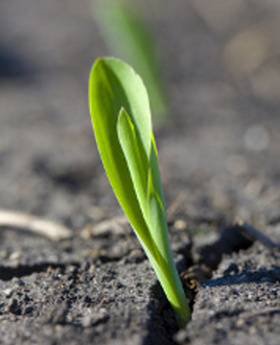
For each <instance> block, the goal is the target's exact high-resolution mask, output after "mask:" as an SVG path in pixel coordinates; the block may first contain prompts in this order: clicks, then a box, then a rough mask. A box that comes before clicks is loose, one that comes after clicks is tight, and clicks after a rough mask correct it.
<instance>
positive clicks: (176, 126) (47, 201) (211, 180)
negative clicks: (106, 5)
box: [0, 0, 280, 345]
mask: <svg viewBox="0 0 280 345" xmlns="http://www.w3.org/2000/svg"><path fill="white" fill-rule="evenodd" d="M139 3H140V2H139ZM202 3H204V2H202V1H199V0H191V1H183V0H182V1H180V0H176V1H172V2H167V1H166V3H165V6H156V5H154V6H153V5H152V1H149V2H148V1H147V4H148V5H146V6H143V7H144V10H145V9H146V10H147V8H149V12H147V11H146V12H145V14H146V19H147V22H148V23H149V25H150V27H151V28H152V30H153V32H154V35H155V38H156V42H157V44H158V47H159V51H160V52H161V53H160V54H159V58H160V61H161V64H162V67H163V68H162V70H163V75H164V76H165V79H166V85H167V89H168V94H169V95H170V110H169V117H168V119H167V122H166V123H165V124H162V126H161V127H160V128H157V129H156V134H157V141H158V145H159V154H160V164H161V171H162V177H163V184H164V189H165V194H166V199H167V204H168V212H169V226H170V237H171V241H172V246H173V250H174V254H175V258H176V262H177V265H178V269H179V271H180V273H181V274H182V279H183V280H184V283H185V287H186V293H187V294H188V296H189V297H190V299H191V304H192V308H193V313H192V319H191V321H190V322H189V324H188V325H187V326H186V327H185V328H184V329H182V330H178V328H177V325H176V321H175V317H174V315H173V312H172V310H170V307H169V305H168V303H167V301H166V299H165V296H164V294H163V292H162V290H161V288H160V286H159V284H158V282H157V281H156V279H155V275H154V273H153V271H152V270H151V267H150V266H149V263H148V261H147V260H146V258H145V256H144V254H143V252H142V250H141V248H140V246H139V244H138V242H137V240H136V238H135V235H134V234H133V232H132V230H131V228H130V227H129V225H128V224H127V222H126V221H125V219H124V218H123V216H122V212H121V210H120V208H119V207H118V205H117V203H116V201H115V199H114V196H113V194H112V191H111V190H110V187H109V185H108V183H107V180H106V177H105V175H104V172H103V169H102V166H101V163H100V160H99V157H98V155H97V151H96V146H95V143H94V139H93V136H92V133H91V127H90V121H89V116H88V109H87V78H88V71H89V69H90V66H91V64H92V62H93V60H94V59H95V58H96V57H97V56H100V55H104V54H108V53H109V51H108V50H107V48H106V46H105V43H104V42H103V40H102V37H101V35H100V33H99V31H98V27H97V25H96V21H95V19H94V9H93V10H91V9H90V6H89V2H88V1H74V0H69V1H67V2H65V1H61V2H60V1H55V0H49V1H37V0H12V1H2V2H1V3H0V16H1V20H0V114H1V116H0V168H1V177H0V208H1V209H5V210H13V211H20V212H26V213H30V214H33V215H36V216H38V217H43V218H45V219H49V220H53V221H55V222H59V223H62V224H64V225H65V226H67V227H69V229H71V236H69V238H66V239H64V240H60V241H53V240H51V239H49V238H46V237H44V236H41V235H39V234H34V233H33V232H31V231H30V229H28V228H26V229H23V230H22V229H18V228H17V227H16V226H15V227H13V226H12V227H9V228H8V227H5V226H2V227H0V335H1V337H0V344H5V345H8V344H11V345H15V344H19V345H21V344H42V345H44V344H52V345H54V344H73V345H74V344H104V345H106V344H131V345H134V344H135V345H136V344H139V345H140V344H141V345H148V344H161V345H163V344H166V345H171V344H182V345H183V344H184V345H185V344H193V345H204V344H236V345H237V344H238V345H243V344H252V345H253V344H271V345H274V344H275V345H278V344H279V337H280V298H279V297H280V257H279V242H280V188H279V187H280V180H279V176H280V165H279V128H280V118H279V114H278V109H279V99H280V98H279V97H278V96H279V89H280V87H278V86H279V85H280V82H279V80H280V79H279V75H280V70H279V40H278V41H277V37H278V32H279V30H278V29H279V18H280V9H279V5H278V3H277V1H275V2H273V1H269V2H267V3H265V4H264V3H262V2H260V1H257V0H251V1H245V0H244V1H241V0H240V1H236V2H232V3H231V5H230V8H228V7H227V6H229V5H225V4H226V3H227V2H221V1H217V0H215V1H213V2H211V6H210V7H211V8H210V7H209V8H208V7H207V6H209V5H207V4H206V2H205V3H204V5H202ZM209 3H210V2H209ZM141 4H142V3H141ZM93 8H94V6H93ZM244 42H245V43H244ZM248 42H249V43H248ZM250 42H253V43H254V44H253V48H252V46H250V44H251V43H250ZM248 47H249V48H248ZM246 49H247V50H246ZM248 49H249V52H248ZM251 52H254V53H255V54H251ZM256 52H257V53H256ZM256 56H257V57H256ZM240 219H241V220H243V221H245V222H246V224H245V225H243V224H242V223H238V224H237V225H236V221H237V220H240ZM0 222H1V220H0ZM252 229H253V230H254V231H253V234H252V232H250V231H249V232H248V230H252Z"/></svg>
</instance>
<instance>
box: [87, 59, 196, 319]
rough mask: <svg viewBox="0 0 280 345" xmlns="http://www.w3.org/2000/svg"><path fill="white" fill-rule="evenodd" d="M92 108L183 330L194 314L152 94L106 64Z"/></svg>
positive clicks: (94, 73)
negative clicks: (174, 239) (177, 258)
mask: <svg viewBox="0 0 280 345" xmlns="http://www.w3.org/2000/svg"><path fill="white" fill-rule="evenodd" d="M89 107H90V114H91V119H92V124H93V130H94V133H95V138H96V142H97V146H98V150H99V153H100V156H101V159H102V162H103V165H104V168H105V171H106V173H107V176H108V179H109V181H110V184H111V186H112V189H113V191H114V193H115V195H116V197H117V199H118V201H119V203H120V205H121V207H122V209H123V211H124V212H125V214H126V216H127V218H128V220H129V221H130V224H131V225H132V228H133V229H134V231H135V233H136V235H137V237H138V239H139V241H140V243H141V245H142V246H143V248H144V251H145V252H146V254H147V256H148V259H149V261H150V263H151V265H152V266H153V268H154V270H155V273H156V275H157V277H158V279H159V281H160V283H161V286H162V288H163V290H164V292H165V294H166V296H167V299H168V300H169V302H170V304H171V305H172V307H173V309H174V310H175V312H176V314H177V317H178V321H179V323H180V324H181V325H183V324H185V323H186V322H187V321H188V319H189V317H190V310H189V305H188V300H187V298H186V296H185V293H184V290H183V287H182V283H181V280H180V278H179V275H178V272H177V270H176V267H175V264H174V261H173V258H172V254H171V249H170V243H169V238H168V227H167V220H166V207H165V201H164V196H163V191H162V184H161V178H160V173H159V166H158V153H157V147H156V142H155V138H154V134H153V130H152V122H151V112H150V106H149V99H148V94H147V91H146V88H145V86H144V84H143V82H142V80H141V78H140V77H139V76H138V75H137V74H136V73H135V72H134V70H133V69H132V68H131V67H130V66H129V65H127V64H126V63H124V62H122V61H121V60H118V59H115V58H101V59H98V60H97V61H96V62H95V64H94V65H93V68H92V70H91V74H90V80H89Z"/></svg>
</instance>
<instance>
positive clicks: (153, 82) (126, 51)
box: [95, 0, 167, 118]
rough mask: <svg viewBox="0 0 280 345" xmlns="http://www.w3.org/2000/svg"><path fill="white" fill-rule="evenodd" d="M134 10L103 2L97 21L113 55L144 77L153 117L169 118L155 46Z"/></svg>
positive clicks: (97, 9)
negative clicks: (127, 63)
mask: <svg viewBox="0 0 280 345" xmlns="http://www.w3.org/2000/svg"><path fill="white" fill-rule="evenodd" d="M134 6H135V5H134ZM134 6H133V4H132V3H131V2H130V1H124V0H100V1H97V5H96V6H95V12H96V13H95V17H96V19H97V22H98V23H99V27H100V28H101V33H102V34H103V36H104V39H105V42H106V43H107V44H108V46H109V48H110V50H111V52H112V53H113V54H114V55H116V56H119V57H120V58H123V59H125V60H126V61H128V62H129V63H130V64H131V65H132V66H133V67H134V68H135V69H136V70H137V71H138V72H139V74H140V75H141V76H142V78H143V80H144V81H145V84H146V85H147V89H148V93H149V95H150V97H151V107H152V110H153V113H154V114H155V115H156V116H158V117H159V118H160V117H163V116H164V115H166V112H167V100H166V95H165V91H164V85H163V84H164V83H163V81H162V78H161V73H160V68H159V61H158V58H157V54H156V51H155V42H154V40H153V38H152V35H151V33H150V31H149V30H148V29H147V25H146V24H145V23H144V21H143V19H142V17H141V14H140V13H139V11H136V8H134Z"/></svg>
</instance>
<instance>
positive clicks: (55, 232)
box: [0, 209, 72, 241]
mask: <svg viewBox="0 0 280 345" xmlns="http://www.w3.org/2000/svg"><path fill="white" fill-rule="evenodd" d="M1 227H9V228H14V229H17V230H25V231H31V232H34V233H35V234H38V235H42V236H45V237H48V238H49V239H51V240H53V241H58V240H62V239H66V238H69V237H71V236H72V231H71V230H70V229H69V228H67V227H65V226H64V225H62V224H58V223H55V222H52V221H49V220H46V219H43V218H39V217H36V216H33V215H31V214H28V213H21V212H14V211H7V210H1V209H0V228H1Z"/></svg>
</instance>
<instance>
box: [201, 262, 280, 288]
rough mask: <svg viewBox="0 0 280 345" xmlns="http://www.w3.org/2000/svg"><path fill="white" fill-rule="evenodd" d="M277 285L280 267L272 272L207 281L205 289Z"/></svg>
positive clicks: (248, 273)
mask: <svg viewBox="0 0 280 345" xmlns="http://www.w3.org/2000/svg"><path fill="white" fill-rule="evenodd" d="M266 282H268V283H276V282H280V267H275V268H273V269H271V270H266V269H260V270H259V271H256V272H248V271H244V272H241V273H240V274H235V275H229V276H225V277H221V278H217V279H212V280H209V281H207V282H206V283H205V284H204V285H203V286H204V287H218V286H228V285H239V284H249V283H266Z"/></svg>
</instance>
